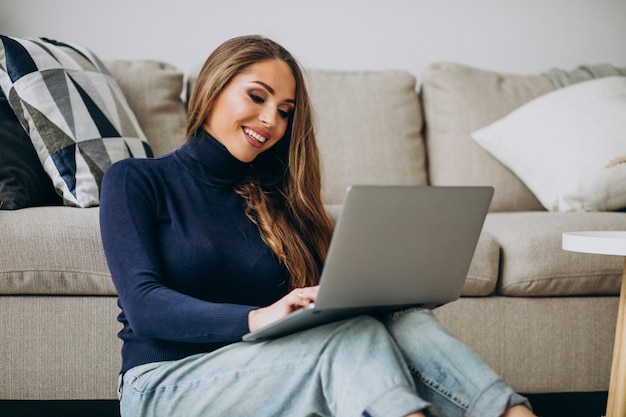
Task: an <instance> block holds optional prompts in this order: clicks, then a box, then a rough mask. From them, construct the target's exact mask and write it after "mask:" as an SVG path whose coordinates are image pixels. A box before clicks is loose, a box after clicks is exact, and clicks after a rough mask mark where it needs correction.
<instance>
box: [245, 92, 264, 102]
mask: <svg viewBox="0 0 626 417" xmlns="http://www.w3.org/2000/svg"><path fill="white" fill-rule="evenodd" d="M248 96H249V97H250V99H251V100H252V101H254V102H255V103H259V104H261V103H263V102H264V100H263V98H262V97H260V96H257V95H256V94H254V93H248Z"/></svg>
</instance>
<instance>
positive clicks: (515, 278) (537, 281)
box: [483, 212, 626, 297]
mask: <svg viewBox="0 0 626 417" xmlns="http://www.w3.org/2000/svg"><path fill="white" fill-rule="evenodd" d="M483 230H484V232H485V233H488V234H490V235H491V236H493V237H494V238H495V239H496V241H497V242H498V243H499V245H500V247H501V250H502V254H501V259H500V278H499V283H498V293H500V294H502V295H508V296H519V297H525V296H560V295H594V294H596V295H615V294H619V288H620V282H621V277H622V267H623V265H624V259H623V257H620V256H608V255H594V254H586V253H577V252H570V251H565V250H563V249H562V234H563V232H571V231H583V230H626V213H603V212H569V213H550V212H519V213H490V214H489V215H487V219H486V220H485V225H484V229H483Z"/></svg>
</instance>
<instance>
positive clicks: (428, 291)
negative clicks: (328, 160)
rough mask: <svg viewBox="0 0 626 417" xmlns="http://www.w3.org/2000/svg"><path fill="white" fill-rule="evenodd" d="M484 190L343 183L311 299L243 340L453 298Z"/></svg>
mask: <svg viewBox="0 0 626 417" xmlns="http://www.w3.org/2000/svg"><path fill="white" fill-rule="evenodd" d="M492 196H493V188H492V187H435V186H351V187H348V189H347V191H346V195H345V197H344V203H343V208H342V211H341V213H340V215H339V219H338V221H337V224H336V226H335V230H334V233H333V236H332V240H331V243H330V248H329V250H328V255H327V258H326V262H325V264H324V267H323V270H322V274H321V278H320V288H319V293H318V296H317V299H316V301H315V303H314V304H311V305H309V306H307V307H306V308H302V309H299V310H296V311H294V312H293V313H291V314H290V315H288V316H286V317H284V318H282V319H280V320H278V321H275V322H273V323H271V324H269V325H267V326H265V327H263V328H261V329H258V330H256V331H254V332H250V333H248V334H246V335H245V336H244V337H243V340H244V341H259V340H266V339H273V338H277V337H280V336H284V335H287V334H291V333H294V332H297V331H300V330H305V329H308V328H311V327H314V326H318V325H321V324H325V323H329V322H332V321H337V320H342V319H345V318H349V317H353V316H357V315H361V314H378V313H380V312H385V311H393V310H399V309H402V308H406V307H409V306H428V307H433V306H437V305H441V304H445V303H448V302H450V301H453V300H456V299H457V298H459V297H460V295H461V289H462V288H463V284H464V283H465V279H466V277H467V271H468V269H469V265H470V262H471V260H472V257H473V255H474V250H475V249H476V243H477V242H478V237H479V235H480V231H481V230H482V226H483V222H484V220H485V216H486V214H487V211H488V208H489V204H490V202H491V198H492Z"/></svg>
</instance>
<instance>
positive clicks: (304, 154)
mask: <svg viewBox="0 0 626 417" xmlns="http://www.w3.org/2000/svg"><path fill="white" fill-rule="evenodd" d="M273 59H278V60H281V61H283V62H285V63H286V64H287V65H288V66H289V68H291V72H292V74H293V77H294V78H295V81H296V104H295V108H294V111H293V114H292V115H291V117H290V119H289V123H288V127H287V130H286V132H285V136H284V137H283V138H282V139H281V140H280V141H279V142H278V143H277V144H276V145H274V146H273V147H272V148H270V149H269V150H267V151H265V152H263V153H262V154H260V155H259V156H257V157H256V159H255V160H254V161H252V163H251V166H252V169H251V171H250V172H251V173H250V175H249V176H248V177H247V178H246V179H245V181H243V182H242V183H240V184H239V185H238V187H237V192H238V193H239V194H240V195H241V196H243V197H244V199H245V200H246V203H247V208H246V214H247V216H248V218H250V220H251V221H253V222H254V223H255V224H256V225H257V226H258V228H259V230H260V232H261V236H262V237H263V239H264V241H265V242H266V243H267V245H268V246H269V247H270V248H271V249H272V251H273V252H274V253H275V254H276V255H277V257H278V259H279V260H280V262H281V263H282V264H284V265H285V267H286V268H287V271H288V273H289V287H290V288H298V287H304V286H309V285H315V284H317V283H318V282H319V276H320V272H321V266H322V264H323V262H324V260H325V259H326V253H327V251H328V245H329V243H330V237H331V235H332V223H331V221H330V219H329V217H328V215H327V213H326V211H325V210H324V206H323V203H322V197H321V174H320V158H319V152H318V149H317V144H316V139H315V129H314V125H313V115H312V113H313V111H312V108H311V103H310V100H309V95H308V92H307V89H306V86H305V83H304V78H303V75H302V71H301V69H300V66H299V64H298V62H297V61H296V60H295V59H294V57H293V56H292V55H291V54H290V53H289V52H288V51H287V50H286V49H285V48H283V47H282V46H280V45H279V44H277V43H276V42H274V41H272V40H270V39H267V38H263V37H260V36H241V37H237V38H233V39H230V40H228V41H226V42H224V43H223V44H222V45H220V46H219V47H218V48H217V49H215V51H214V52H213V53H212V54H211V55H210V56H209V58H208V59H207V60H206V62H205V63H204V65H203V67H202V69H201V70H200V73H199V75H198V79H197V81H196V85H195V87H194V89H193V91H192V94H191V97H190V99H189V109H188V116H187V135H188V136H190V135H193V134H195V133H197V132H198V130H199V129H201V128H202V125H203V123H204V121H205V120H206V118H207V117H208V115H209V113H210V112H211V109H212V108H213V105H214V103H215V102H216V100H217V98H218V96H219V95H220V93H221V92H222V91H223V90H224V88H225V87H226V86H227V85H228V83H229V82H230V81H231V80H232V79H233V78H234V77H235V76H237V75H238V74H240V73H241V72H243V71H245V70H246V68H248V67H249V66H251V65H253V64H256V63H259V62H263V61H267V60H273Z"/></svg>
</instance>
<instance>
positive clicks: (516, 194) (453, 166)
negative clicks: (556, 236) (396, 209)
mask: <svg viewBox="0 0 626 417" xmlns="http://www.w3.org/2000/svg"><path fill="white" fill-rule="evenodd" d="M553 89H554V86H553V84H552V83H551V82H550V80H549V79H548V78H547V77H546V76H544V75H515V74H503V73H499V72H493V71H487V70H482V69H477V68H472V67H469V66H465V65H460V64H452V63H435V64H432V65H430V66H429V67H428V68H427V69H426V70H425V71H424V72H423V73H422V88H421V97H422V106H423V108H424V119H425V120H424V123H425V125H426V130H425V136H426V152H427V155H428V166H429V181H430V183H431V184H433V185H491V186H493V187H494V188H495V193H494V197H493V201H492V205H491V208H490V209H491V211H527V210H543V207H542V205H541V204H540V203H539V201H538V200H537V198H536V197H535V196H534V195H533V193H532V192H531V191H530V190H529V189H528V188H527V187H526V186H525V185H524V184H523V183H522V182H521V181H520V180H519V179H518V178H517V177H516V176H515V175H514V174H513V173H512V172H511V171H510V170H508V169H507V168H506V167H504V166H503V165H502V164H500V163H499V162H498V161H497V160H496V159H495V158H493V157H492V156H491V155H489V154H488V153H487V152H486V151H485V150H483V149H482V148H480V147H479V146H478V145H477V144H476V143H474V141H473V140H472V139H471V137H470V135H471V133H472V132H473V131H474V130H477V129H479V128H481V127H484V126H487V125H489V124H490V123H492V122H494V121H496V120H498V119H499V118H501V117H503V116H505V115H507V114H508V113H510V112H511V111H512V110H514V109H516V108H517V107H519V106H521V105H522V104H524V103H526V102H528V101H530V100H532V99H534V98H536V97H538V96H540V95H543V94H545V93H547V92H550V91H552V90H553Z"/></svg>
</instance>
